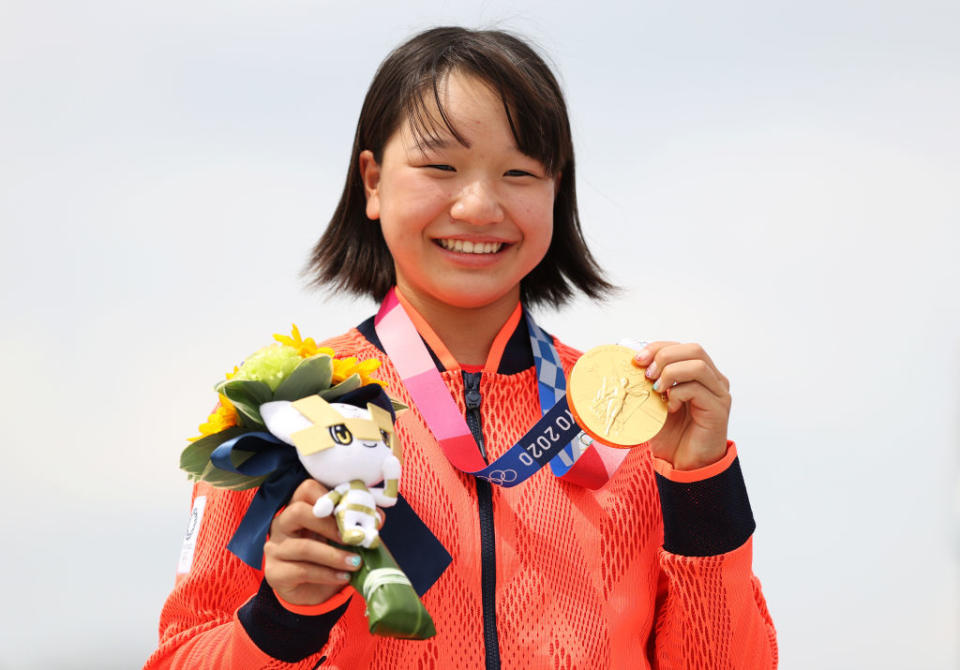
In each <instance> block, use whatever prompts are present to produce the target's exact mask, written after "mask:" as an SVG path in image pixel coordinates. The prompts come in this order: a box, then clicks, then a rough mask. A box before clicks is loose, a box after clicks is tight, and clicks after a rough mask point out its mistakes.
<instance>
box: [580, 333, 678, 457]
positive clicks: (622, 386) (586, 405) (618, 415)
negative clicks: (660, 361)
mask: <svg viewBox="0 0 960 670" xmlns="http://www.w3.org/2000/svg"><path fill="white" fill-rule="evenodd" d="M635 355H636V352H635V351H634V350H633V349H630V348H628V347H622V346H620V345H617V344H607V345H603V346H600V347H594V348H593V349H591V350H590V351H588V352H587V353H585V354H584V355H583V356H581V357H580V360H578V361H577V363H576V365H574V366H573V370H572V371H571V372H570V381H569V383H568V385H567V402H568V403H569V405H570V411H571V412H573V416H574V417H575V418H576V420H577V423H578V424H580V427H581V428H583V430H584V432H585V433H587V434H588V435H590V436H591V437H592V438H594V439H595V440H599V441H600V442H603V443H604V444H608V445H610V446H612V447H623V448H626V447H635V446H637V445H639V444H642V443H644V442H646V441H647V440H649V439H650V438H651V437H653V436H654V435H656V434H657V433H659V432H660V429H661V428H663V424H664V423H665V422H666V420H667V403H666V402H665V401H664V399H663V397H662V396H661V395H660V394H659V393H657V392H656V391H654V390H653V384H651V383H650V381H648V380H647V378H646V376H645V375H644V372H645V370H644V369H643V368H639V367H637V366H636V365H634V364H633V357H634V356H635Z"/></svg>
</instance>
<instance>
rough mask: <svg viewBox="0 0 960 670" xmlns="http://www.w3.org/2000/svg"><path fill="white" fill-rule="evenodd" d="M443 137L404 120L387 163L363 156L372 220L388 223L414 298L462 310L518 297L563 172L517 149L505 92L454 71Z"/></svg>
mask: <svg viewBox="0 0 960 670" xmlns="http://www.w3.org/2000/svg"><path fill="white" fill-rule="evenodd" d="M439 91H440V98H441V103H442V105H443V109H444V112H445V114H446V116H447V118H448V120H449V122H450V125H452V126H453V127H454V128H455V129H456V130H457V133H458V134H459V135H460V136H461V137H462V138H463V140H464V141H465V144H461V143H460V142H458V141H457V139H456V138H455V137H454V136H453V135H452V134H451V133H450V132H449V130H448V129H447V128H446V127H445V125H444V124H443V122H442V121H440V120H439V111H438V110H436V109H434V110H432V113H433V114H434V116H435V123H434V125H435V127H436V128H437V132H436V138H435V139H436V141H434V138H429V137H427V138H422V139H421V142H420V143H419V146H418V141H417V136H416V135H415V133H414V132H413V131H412V129H411V127H410V124H409V122H404V123H403V125H402V126H401V127H400V129H399V130H397V131H396V132H395V133H394V134H393V135H392V136H391V138H390V140H389V141H388V142H387V143H386V145H385V146H384V149H383V156H382V161H381V163H380V164H377V162H376V161H375V160H374V158H373V154H372V153H371V152H369V151H364V152H363V153H362V154H361V155H360V168H361V174H362V176H363V181H364V187H365V190H366V194H367V216H368V217H369V218H371V219H375V220H376V219H379V221H380V226H381V229H382V231H383V237H384V239H385V240H386V243H387V246H388V247H389V249H390V253H391V255H392V256H393V260H394V265H395V268H396V275H397V285H398V286H399V287H400V290H401V291H402V292H403V293H404V295H406V296H407V297H408V298H410V299H411V301H414V302H420V303H423V302H439V303H442V304H444V305H448V306H452V307H458V308H478V307H485V306H488V305H491V304H495V303H503V302H508V303H509V304H511V305H512V304H513V303H515V302H516V301H517V300H518V299H519V296H520V280H521V279H522V278H523V277H524V276H525V275H526V274H527V273H528V272H530V271H531V270H532V269H533V268H534V267H535V266H536V265H537V263H539V262H540V260H541V259H542V258H543V256H544V254H546V252H547V248H548V247H549V245H550V239H551V236H552V234H553V201H554V193H555V185H556V182H555V179H554V176H552V175H548V174H546V171H545V169H544V167H543V165H542V164H541V163H540V162H539V161H537V160H536V159H533V158H531V157H529V156H526V155H524V154H523V153H521V152H520V150H519V149H517V146H516V140H515V139H514V136H513V133H512V132H511V130H510V125H509V122H508V120H507V116H506V113H505V112H504V107H503V102H502V100H501V99H500V96H499V95H497V94H496V93H494V92H493V91H491V89H490V88H489V87H488V86H487V85H486V84H484V83H483V82H482V81H480V80H479V79H476V78H474V77H469V76H464V75H460V74H456V73H453V74H451V75H450V76H448V77H447V78H446V79H445V80H444V81H443V82H442V83H441V85H440V87H439Z"/></svg>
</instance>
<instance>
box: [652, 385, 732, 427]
mask: <svg viewBox="0 0 960 670" xmlns="http://www.w3.org/2000/svg"><path fill="white" fill-rule="evenodd" d="M666 396H667V411H668V412H670V413H671V414H672V413H674V412H676V411H677V410H679V409H680V408H681V407H683V406H684V405H685V404H686V403H690V404H691V405H693V406H695V407H696V408H697V409H699V410H702V411H704V412H707V413H708V414H713V415H715V416H716V418H717V419H718V420H719V421H726V417H728V416H729V414H730V396H729V395H726V396H718V395H717V394H715V393H713V392H711V391H710V389H708V388H707V387H706V386H704V385H703V384H701V383H699V382H685V383H683V384H677V385H676V386H673V387H671V388H670V389H668V391H667V393H666Z"/></svg>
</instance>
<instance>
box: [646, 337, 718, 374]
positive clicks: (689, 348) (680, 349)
mask: <svg viewBox="0 0 960 670" xmlns="http://www.w3.org/2000/svg"><path fill="white" fill-rule="evenodd" d="M658 344H659V343H658ZM651 358H652V361H651V362H650V363H649V364H648V365H647V377H648V378H649V379H656V378H657V377H659V376H660V372H661V371H662V370H663V369H664V368H665V367H666V366H668V365H670V364H671V363H677V362H679V361H692V360H697V361H703V362H704V363H706V364H707V365H709V366H710V367H711V368H712V369H713V370H714V371H715V372H716V373H717V374H719V371H718V370H717V366H716V365H714V363H713V359H711V358H710V356H709V355H708V354H707V352H706V351H704V349H703V347H701V346H700V345H699V344H696V343H680V342H665V343H663V346H661V347H658V348H657V349H656V350H655V351H654V353H653V356H652V357H651Z"/></svg>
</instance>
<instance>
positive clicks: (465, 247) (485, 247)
mask: <svg viewBox="0 0 960 670" xmlns="http://www.w3.org/2000/svg"><path fill="white" fill-rule="evenodd" d="M433 241H434V243H435V244H437V245H438V246H440V247H442V248H444V249H446V250H447V251H453V252H456V253H460V254H476V255H486V254H495V253H498V252H499V251H500V250H501V249H503V248H504V247H506V246H509V243H508V242H477V241H473V240H461V239H455V238H452V237H441V238H437V239H434V240H433Z"/></svg>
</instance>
